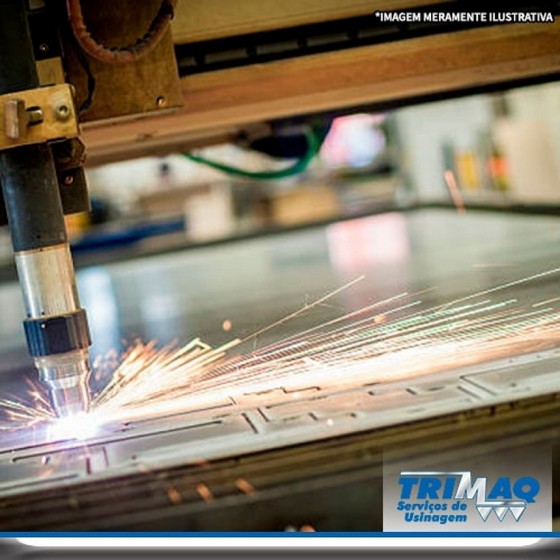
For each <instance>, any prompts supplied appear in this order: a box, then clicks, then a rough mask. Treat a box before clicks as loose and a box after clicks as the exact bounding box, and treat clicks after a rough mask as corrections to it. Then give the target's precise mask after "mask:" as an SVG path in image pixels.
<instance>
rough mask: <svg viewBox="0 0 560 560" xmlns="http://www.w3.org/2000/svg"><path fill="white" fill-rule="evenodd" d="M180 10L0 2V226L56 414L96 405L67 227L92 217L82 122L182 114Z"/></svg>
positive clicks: (130, 1) (123, 2)
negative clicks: (6, 233) (176, 37)
mask: <svg viewBox="0 0 560 560" xmlns="http://www.w3.org/2000/svg"><path fill="white" fill-rule="evenodd" d="M175 5H176V0H145V1H143V2H141V3H139V2H136V1H134V0H119V1H118V2H114V1H113V0H34V1H30V0H0V184H1V189H0V225H6V224H9V227H10V232H11V237H12V245H13V249H14V254H15V261H16V267H17V271H18V276H19V282H20V286H21V291H22V294H23V299H24V303H25V309H26V314H27V317H26V318H25V320H24V329H25V335H26V338H27V346H28V349H29V352H30V354H31V356H32V357H33V360H34V363H35V366H36V367H37V369H38V371H39V377H40V379H41V380H42V381H43V383H44V384H45V385H46V387H47V388H48V390H49V393H50V398H51V403H52V406H53V409H54V411H55V412H56V414H57V415H58V416H71V415H76V414H79V413H81V412H87V410H88V407H89V402H90V395H89V385H88V378H89V376H90V365H89V347H90V344H91V340H90V333H89V327H88V321H87V316H86V312H85V310H84V309H82V308H81V306H80V301H79V298H78V292H77V289H76V280H75V274H74V266H73V262H72V257H71V253H70V247H69V244H68V237H67V232H66V228H65V222H64V216H65V215H67V214H74V213H78V212H85V211H88V210H89V197H88V192H87V186H86V181H85V175H84V171H83V163H84V160H85V157H84V154H85V147H84V145H83V144H82V143H81V141H80V140H79V138H78V136H79V132H80V131H79V122H78V121H79V120H80V121H84V120H85V121H87V120H90V121H96V120H100V121H103V122H107V121H110V120H111V119H114V118H118V119H119V120H123V119H126V118H130V117H132V118H136V117H137V116H139V115H146V114H151V113H158V112H160V111H169V110H172V109H174V108H177V107H179V106H180V105H181V103H182V94H181V89H180V83H179V75H178V72H177V66H176V60H175V52H174V46H173V40H172V37H171V32H170V25H169V24H170V20H171V19H172V17H173V14H174V8H175ZM131 13H134V17H133V18H131V17H130V14H131ZM100 37H103V39H104V41H106V42H107V43H106V44H105V43H101V42H100V40H99V38H100ZM114 45H122V46H114Z"/></svg>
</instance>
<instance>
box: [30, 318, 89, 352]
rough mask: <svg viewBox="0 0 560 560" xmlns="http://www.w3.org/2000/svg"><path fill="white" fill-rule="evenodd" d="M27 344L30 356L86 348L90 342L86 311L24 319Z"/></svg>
mask: <svg viewBox="0 0 560 560" xmlns="http://www.w3.org/2000/svg"><path fill="white" fill-rule="evenodd" d="M23 324H24V327H25V336H26V338H27V346H28V347H29V352H30V353H31V355H32V356H50V355H52V354H63V353H66V352H72V351H73V350H79V349H82V348H88V347H89V345H90V344H91V336H90V333H89V326H88V320H87V316H86V312H85V311H84V310H83V309H79V310H78V311H75V312H74V313H67V314H66V315H57V316H53V317H45V318H41V319H26V320H25V321H24V323H23Z"/></svg>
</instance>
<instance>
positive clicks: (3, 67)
mask: <svg viewBox="0 0 560 560" xmlns="http://www.w3.org/2000/svg"><path fill="white" fill-rule="evenodd" d="M38 86H39V78H38V77H37V69H36V67H35V58H34V56H33V44H32V42H31V36H30V34H29V24H28V21H27V13H26V6H25V0H0V95H1V94H4V93H12V92H14V91H22V90H24V89H31V88H35V87H38Z"/></svg>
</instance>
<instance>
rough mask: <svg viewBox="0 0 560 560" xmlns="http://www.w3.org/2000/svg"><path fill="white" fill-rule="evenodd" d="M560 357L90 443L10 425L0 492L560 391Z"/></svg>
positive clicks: (283, 394) (1, 454)
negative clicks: (58, 438) (14, 428)
mask: <svg viewBox="0 0 560 560" xmlns="http://www.w3.org/2000/svg"><path fill="white" fill-rule="evenodd" d="M559 358H560V349H554V350H548V351H546V352H540V353H536V354H530V355H522V356H518V357H515V358H509V359H504V360H500V361H495V362H492V363H487V364H483V365H478V366H471V367H467V368H462V369H456V370H452V371H447V372H440V373H438V374H432V375H429V376H425V377H422V378H418V377H417V378H414V379H411V380H404V381H403V380H400V381H397V382H393V383H391V382H383V383H378V384H368V385H359V386H342V385H340V386H335V387H332V386H330V387H328V388H322V387H316V386H313V387H309V386H301V387H297V386H291V387H290V389H289V390H287V389H286V388H284V387H282V386H279V387H276V388H272V389H270V390H267V391H265V392H260V393H255V394H245V395H242V396H241V397H236V398H235V399H234V398H233V397H232V398H230V399H228V400H223V399H222V400H221V401H217V402H216V403H213V404H212V405H209V406H208V407H207V408H205V409H198V410H192V411H187V412H184V413H180V414H175V415H172V416H169V417H160V418H156V419H152V420H144V421H134V422H130V423H123V424H120V425H113V426H106V427H104V428H103V429H102V431H101V432H100V433H99V434H97V435H96V436H95V437H92V438H91V439H89V440H87V441H85V442H84V441H82V442H77V441H73V440H67V441H51V442H48V441H47V440H46V434H45V430H44V428H35V429H33V430H32V429H25V430H23V429H22V430H17V431H13V432H8V433H6V434H5V435H3V437H2V442H1V444H0V494H2V495H10V494H16V493H19V492H30V491H32V490H35V489H36V488H46V487H56V486H58V485H60V484H64V485H68V484H73V483H76V482H83V481H85V480H92V481H93V480H102V479H104V478H106V477H113V476H117V475H119V476H120V475H122V474H127V473H134V472H138V471H142V470H144V469H149V470H153V469H158V468H163V467H173V466H178V465H187V464H200V463H204V462H206V461H209V460H213V459H218V458H227V457H237V456H240V455H243V454H247V453H251V452H255V451H263V450H266V449H273V448H280V447H283V446H288V445H294V444H299V443H306V442H310V441H316V440H320V439H326V438H330V437H333V436H340V435H344V434H350V433H354V432H360V431H366V430H374V429H378V428H383V427H389V426H397V425H400V424H404V423H410V422H418V421H421V420H425V419H429V418H434V417H437V416H442V415H445V414H449V413H459V412H461V411H468V410H473V409H477V408H485V407H490V406H495V405H498V404H500V403H507V402H512V401H518V400H524V399H528V398H531V397H535V396H540V395H554V394H556V393H557V392H559V390H560V371H559V370H560V367H559V363H560V361H559Z"/></svg>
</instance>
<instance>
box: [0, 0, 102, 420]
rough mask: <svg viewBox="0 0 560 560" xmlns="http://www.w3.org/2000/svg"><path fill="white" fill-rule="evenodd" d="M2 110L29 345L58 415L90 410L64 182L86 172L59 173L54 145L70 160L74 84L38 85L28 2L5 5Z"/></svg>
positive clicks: (8, 199)
mask: <svg viewBox="0 0 560 560" xmlns="http://www.w3.org/2000/svg"><path fill="white" fill-rule="evenodd" d="M0 113H1V114H2V121H3V122H0V126H2V127H3V130H2V131H1V132H0V183H1V184H2V191H3V197H4V204H5V213H6V216H7V218H8V221H9V226H10V231H11V237H12V245H13V249H14V254H15V261H16V266H17V271H18V276H19V281H20V286H21V290H22V293H23V299H24V302H25V309H26V313H27V317H26V319H25V321H24V327H25V334H26V338H27V344H28V348H29V351H30V353H31V355H32V356H33V360H34V362H35V365H36V367H37V369H38V371H39V377H40V379H41V380H42V381H43V382H44V383H45V384H46V386H47V387H48V390H49V393H50V397H51V402H52V406H53V408H54V411H55V412H56V414H57V415H59V416H68V415H73V414H77V413H80V412H85V411H87V410H88V407H89V388H88V378H89V374H90V367H89V346H90V343H91V342H90V334H89V328H88V321H87V317H86V313H85V311H84V309H82V308H81V307H80V302H79V299H78V293H77V290H76V282H75V277H74V267H73V263H72V257H71V254H70V248H69V244H68V238H67V233H66V228H65V222H64V212H63V203H62V199H61V189H60V185H59V183H60V182H62V184H63V185H66V186H69V185H70V186H72V183H74V182H76V183H77V182H78V180H79V178H80V179H82V178H83V177H82V175H83V172H81V173H80V172H79V171H75V172H73V173H70V172H69V173H65V172H62V173H61V171H62V167H64V166H60V165H58V166H57V160H56V158H55V154H56V152H57V151H58V152H60V148H59V147H58V148H57V146H56V145H55V144H56V142H59V146H60V143H65V144H66V146H65V147H63V149H62V152H63V153H64V152H66V155H68V154H69V153H71V152H72V145H73V144H70V145H69V144H68V143H69V142H72V140H69V139H68V137H69V136H73V134H68V132H67V131H66V130H65V127H66V129H68V128H71V127H72V126H73V125H72V123H73V122H74V123H75V122H76V115H75V108H74V106H73V102H72V95H71V88H70V86H68V85H62V86H55V87H51V88H39V78H38V74H37V69H36V65H35V58H34V49H33V44H32V42H31V37H30V31H29V26H28V18H27V12H26V5H25V3H24V1H23V0H0ZM76 130H77V129H76ZM61 140H62V142H61ZM69 146H70V147H69ZM61 159H64V157H63V158H61ZM70 159H71V158H70Z"/></svg>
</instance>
